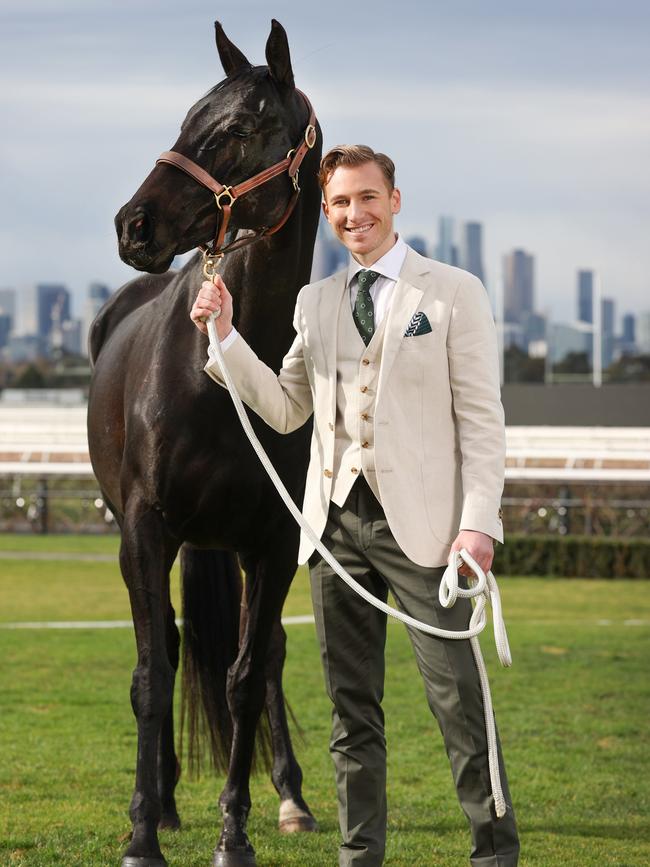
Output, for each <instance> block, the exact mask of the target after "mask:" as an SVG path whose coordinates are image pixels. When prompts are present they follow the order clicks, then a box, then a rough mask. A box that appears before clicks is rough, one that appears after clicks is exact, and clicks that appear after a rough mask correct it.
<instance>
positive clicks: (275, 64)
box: [266, 18, 295, 87]
mask: <svg viewBox="0 0 650 867" xmlns="http://www.w3.org/2000/svg"><path fill="white" fill-rule="evenodd" d="M266 62H267V63H268V65H269V72H270V73H271V78H273V79H274V80H275V81H277V82H278V84H284V85H285V86H286V87H295V83H294V80H293V70H292V68H291V57H290V55H289V40H288V39H287V34H286V32H285V30H284V27H283V26H282V25H281V24H280V22H279V21H276V20H275V18H273V20H272V21H271V32H270V33H269V38H268V39H267V41H266Z"/></svg>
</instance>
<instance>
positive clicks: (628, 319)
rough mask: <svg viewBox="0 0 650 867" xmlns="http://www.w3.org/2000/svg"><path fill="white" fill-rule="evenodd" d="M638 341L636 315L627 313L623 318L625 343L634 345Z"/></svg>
mask: <svg viewBox="0 0 650 867" xmlns="http://www.w3.org/2000/svg"><path fill="white" fill-rule="evenodd" d="M635 339H636V317H635V316H634V313H626V314H625V316H624V317H623V341H624V342H625V343H634V342H635Z"/></svg>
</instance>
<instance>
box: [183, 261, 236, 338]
mask: <svg viewBox="0 0 650 867" xmlns="http://www.w3.org/2000/svg"><path fill="white" fill-rule="evenodd" d="M212 313H216V314H217V318H216V319H215V320H214V324H215V325H216V327H217V337H218V338H219V340H225V339H226V337H228V335H229V334H230V332H231V331H232V295H231V294H230V292H229V291H228V290H227V288H226V284H225V283H224V282H223V280H222V279H221V277H220V276H219V274H216V275H215V278H214V283H213V282H212V281H211V280H204V282H203V283H202V284H201V288H200V289H199V294H198V295H197V296H196V301H195V302H194V304H193V306H192V309H191V311H190V319H191V320H192V322H193V323H194V324H195V325H196V327H197V328H198V329H199V331H201V332H202V333H203V334H207V333H208V326H207V325H206V321H207V319H208V317H209V316H210V315H211V314H212Z"/></svg>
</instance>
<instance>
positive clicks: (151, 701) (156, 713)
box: [131, 664, 175, 722]
mask: <svg viewBox="0 0 650 867" xmlns="http://www.w3.org/2000/svg"><path fill="white" fill-rule="evenodd" d="M174 673H175V672H174V669H173V668H172V667H171V666H170V665H169V664H167V665H165V666H154V665H137V666H136V667H135V669H134V671H133V678H132V680H131V707H132V708H133V713H134V714H135V715H136V717H137V719H138V720H141V721H143V722H146V721H148V720H153V719H157V718H162V717H163V716H164V715H165V714H166V713H167V711H168V710H169V706H170V704H171V700H172V696H173V692H174Z"/></svg>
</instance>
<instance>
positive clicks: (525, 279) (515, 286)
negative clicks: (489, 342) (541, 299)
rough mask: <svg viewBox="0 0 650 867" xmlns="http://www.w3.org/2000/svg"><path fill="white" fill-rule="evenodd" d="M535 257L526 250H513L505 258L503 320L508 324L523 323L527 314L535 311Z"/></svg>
mask: <svg viewBox="0 0 650 867" xmlns="http://www.w3.org/2000/svg"><path fill="white" fill-rule="evenodd" d="M534 265H535V260H534V258H533V256H531V255H530V254H528V253H526V251H525V250H513V251H512V252H511V253H506V255H505V256H504V257H503V318H504V320H505V321H506V322H523V320H524V318H525V314H526V313H533V312H534V309H535V298H534V294H535V286H534Z"/></svg>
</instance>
